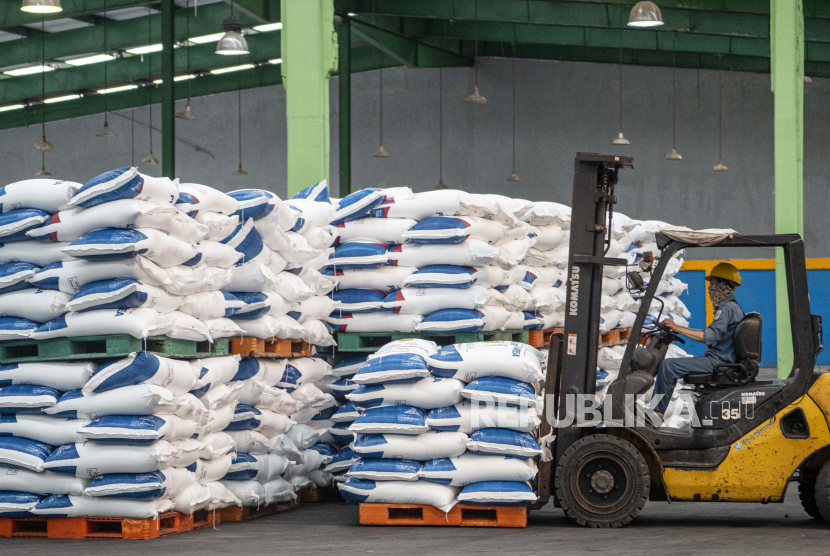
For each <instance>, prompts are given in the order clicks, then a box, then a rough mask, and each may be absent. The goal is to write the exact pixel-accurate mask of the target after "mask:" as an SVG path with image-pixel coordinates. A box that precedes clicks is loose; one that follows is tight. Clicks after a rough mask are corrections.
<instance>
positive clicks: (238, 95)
mask: <svg viewBox="0 0 830 556" xmlns="http://www.w3.org/2000/svg"><path fill="white" fill-rule="evenodd" d="M237 76H238V80H239V81H238V83H239V89H237V90H236V100H237V106H238V114H237V115H238V119H239V129H238V134H239V167H240V168H242V72H237Z"/></svg>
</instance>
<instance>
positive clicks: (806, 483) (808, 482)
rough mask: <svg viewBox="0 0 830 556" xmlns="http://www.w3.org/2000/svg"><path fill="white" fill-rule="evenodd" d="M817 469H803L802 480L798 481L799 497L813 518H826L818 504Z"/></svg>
mask: <svg viewBox="0 0 830 556" xmlns="http://www.w3.org/2000/svg"><path fill="white" fill-rule="evenodd" d="M817 475H818V472H817V471H816V470H815V469H812V468H809V467H805V468H804V469H802V470H801V480H800V481H799V482H798V498H799V500H801V507H802V508H804V511H805V512H807V514H808V515H809V516H810V517H812V518H813V519H824V518H823V517H822V516H821V512H820V511H818V505H817V504H816V476H817Z"/></svg>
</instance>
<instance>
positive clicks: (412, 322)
mask: <svg viewBox="0 0 830 556" xmlns="http://www.w3.org/2000/svg"><path fill="white" fill-rule="evenodd" d="M421 320H422V317H421V315H402V314H398V313H386V312H377V313H362V314H361V313H358V314H352V313H340V314H338V312H337V311H335V312H334V313H332V314H331V316H329V317H328V318H327V319H326V323H327V324H328V325H329V326H331V328H332V330H333V331H334V332H402V333H411V332H415V329H416V328H417V326H418V324H419V323H420V322H421Z"/></svg>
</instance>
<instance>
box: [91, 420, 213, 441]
mask: <svg viewBox="0 0 830 556" xmlns="http://www.w3.org/2000/svg"><path fill="white" fill-rule="evenodd" d="M197 429H198V424H197V423H196V422H195V421H190V420H187V419H182V418H181V417H176V416H175V415H147V416H143V417H142V416H137V415H109V416H106V417H101V418H100V419H96V420H95V421H92V422H91V423H89V424H88V425H85V426H84V427H82V428H81V429H80V431H79V434H80V435H81V436H82V437H83V438H84V439H85V440H91V441H94V442H100V443H103V444H129V445H136V446H142V445H147V444H152V443H153V442H155V441H157V440H167V441H173V440H183V439H185V438H190V437H191V436H193V435H194V434H196V431H197Z"/></svg>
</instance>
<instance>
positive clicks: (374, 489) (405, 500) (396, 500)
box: [337, 479, 458, 512]
mask: <svg viewBox="0 0 830 556" xmlns="http://www.w3.org/2000/svg"><path fill="white" fill-rule="evenodd" d="M337 486H338V487H339V488H340V494H342V495H343V498H345V499H346V501H347V502H352V503H355V504H363V503H366V504H372V503H382V504H423V505H428V506H435V507H436V508H438V509H439V510H441V511H443V512H449V511H450V510H451V509H452V508H453V506H455V504H456V503H457V499H456V496H457V494H458V489H457V488H453V487H447V486H444V485H438V484H435V483H426V482H422V481H414V482H413V481H377V482H375V481H363V480H360V479H349V480H348V481H346V482H345V483H340V484H339V485H337Z"/></svg>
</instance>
